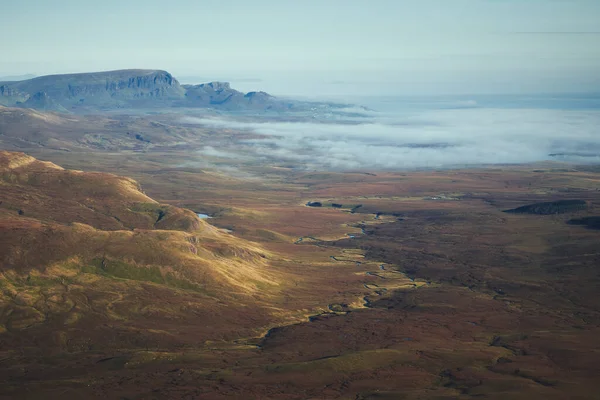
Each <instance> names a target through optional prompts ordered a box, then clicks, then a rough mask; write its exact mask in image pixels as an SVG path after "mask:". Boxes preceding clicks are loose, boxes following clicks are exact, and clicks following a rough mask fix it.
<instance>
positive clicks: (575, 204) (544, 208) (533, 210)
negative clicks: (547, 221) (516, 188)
mask: <svg viewBox="0 0 600 400" xmlns="http://www.w3.org/2000/svg"><path fill="white" fill-rule="evenodd" d="M586 208H587V203H586V202H585V201H584V200H558V201H551V202H545V203H535V204H529V205H526V206H522V207H518V208H515V209H512V210H506V211H505V212H507V213H514V214H538V215H551V214H565V213H568V212H574V211H581V210H585V209H586Z"/></svg>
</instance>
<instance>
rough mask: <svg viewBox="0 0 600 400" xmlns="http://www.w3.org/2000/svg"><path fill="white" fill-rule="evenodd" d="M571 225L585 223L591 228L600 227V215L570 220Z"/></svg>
mask: <svg viewBox="0 0 600 400" xmlns="http://www.w3.org/2000/svg"><path fill="white" fill-rule="evenodd" d="M569 224H571V225H583V226H585V227H586V228H589V229H600V217H597V216H596V217H584V218H576V219H571V220H569Z"/></svg>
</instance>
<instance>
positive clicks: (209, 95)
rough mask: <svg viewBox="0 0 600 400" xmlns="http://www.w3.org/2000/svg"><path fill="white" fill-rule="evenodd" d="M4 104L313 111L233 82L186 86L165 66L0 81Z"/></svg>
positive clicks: (67, 107)
mask: <svg viewBox="0 0 600 400" xmlns="http://www.w3.org/2000/svg"><path fill="white" fill-rule="evenodd" d="M0 105H3V106H9V107H25V108H33V109H38V110H49V111H60V112H75V113H77V112H81V113H87V112H95V111H106V110H114V109H147V108H169V107H200V108H216V109H222V110H229V111H243V110H252V111H265V110H274V111H284V110H290V109H310V107H312V105H311V104H309V103H303V102H292V101H286V100H282V99H278V98H276V97H273V96H271V95H269V94H267V93H265V92H250V93H242V92H239V91H237V90H235V89H232V88H231V86H230V85H229V83H227V82H209V83H203V84H200V85H180V84H179V82H178V81H177V79H175V78H174V77H173V76H172V75H171V74H170V73H168V72H166V71H162V70H138V69H132V70H119V71H108V72H96V73H85V74H68V75H48V76H40V77H37V78H33V79H28V80H23V81H17V82H12V81H7V82H0Z"/></svg>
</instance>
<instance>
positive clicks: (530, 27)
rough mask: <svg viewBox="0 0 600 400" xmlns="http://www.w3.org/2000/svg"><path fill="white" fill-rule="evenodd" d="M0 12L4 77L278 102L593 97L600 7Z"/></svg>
mask: <svg viewBox="0 0 600 400" xmlns="http://www.w3.org/2000/svg"><path fill="white" fill-rule="evenodd" d="M0 14H1V15H2V16H3V18H2V24H1V25H0V34H1V35H2V38H3V39H2V41H1V42H0V51H1V53H0V54H2V55H3V56H2V57H1V58H0V76H1V75H14V74H25V73H34V74H37V75H42V74H48V73H67V72H81V71H94V70H107V69H120V68H160V69H166V70H168V71H170V72H172V73H173V74H174V75H176V76H180V77H186V76H188V77H190V76H197V77H201V78H205V79H232V80H234V81H235V80H236V79H240V78H260V79H262V80H263V82H253V83H248V82H247V83H244V84H242V85H243V86H247V87H248V88H251V87H252V88H254V86H256V88H265V86H266V89H269V90H272V91H273V90H274V91H275V92H279V93H284V94H288V93H289V94H295V93H292V92H298V93H299V94H301V93H302V90H301V89H302V88H305V89H306V88H307V86H306V84H305V83H306V82H310V81H312V82H328V83H329V84H330V86H331V88H330V89H328V90H331V91H332V94H333V92H335V86H336V85H338V87H340V88H341V86H342V85H345V84H348V83H356V84H358V83H361V84H365V83H370V84H373V85H375V86H377V85H380V86H382V87H383V85H384V84H385V83H389V84H390V85H389V86H387V87H388V88H396V89H390V90H391V91H392V92H393V91H394V90H396V91H398V92H402V93H404V92H419V91H423V92H436V91H439V92H457V91H464V92H502V91H549V92H552V91H591V90H600V76H599V75H600V73H599V72H598V71H600V44H599V43H600V0H369V1H366V0H301V1H300V0H298V1H292V0H278V1H276V0H205V1H202V0H196V1H192V0H170V1H165V0H160V1H154V0H120V1H116V0H103V1H97V0H94V1H92V0H18V1H17V0H0ZM300 81H304V82H305V83H302V84H300V83H299V82H300ZM277 82H279V83H277ZM286 85H287V86H286ZM394 85H395V86H394ZM399 94H400V93H399Z"/></svg>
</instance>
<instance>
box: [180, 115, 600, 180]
mask: <svg viewBox="0 0 600 400" xmlns="http://www.w3.org/2000/svg"><path fill="white" fill-rule="evenodd" d="M474 105H475V104H474V103H473V104H471V103H469V104H468V105H466V106H467V107H465V108H462V109H447V110H439V109H438V110H429V111H420V112H418V113H414V114H412V115H406V116H402V117H399V116H398V115H397V114H389V113H388V114H385V113H368V114H366V115H365V117H364V118H359V119H358V120H357V119H351V120H347V121H336V122H335V123H331V122H328V123H325V122H324V123H318V122H317V123H312V122H311V123H307V122H298V123H289V122H267V123H258V122H240V121H235V120H227V119H198V118H186V122H187V123H195V124H200V125H203V126H206V127H210V128H227V129H233V130H240V131H251V132H253V133H256V134H259V135H262V136H263V137H262V138H259V139H253V140H243V141H240V142H239V143H237V144H236V145H235V146H232V147H229V148H227V149H215V148H212V147H206V148H205V149H204V150H203V153H204V154H206V155H211V156H218V157H222V158H232V159H234V158H236V157H239V154H238V153H239V152H243V153H244V154H245V156H246V157H248V156H250V157H255V158H257V159H269V160H275V161H276V160H280V161H283V162H291V163H293V164H296V165H298V167H306V168H331V169H342V170H348V169H406V168H443V167H452V166H464V165H478V164H508V163H526V162H535V161H543V160H552V159H555V160H556V159H559V160H561V161H569V160H571V161H577V162H581V161H589V162H600V111H598V110H548V109H493V108H487V109H486V108H469V107H471V106H474Z"/></svg>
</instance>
